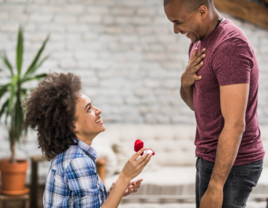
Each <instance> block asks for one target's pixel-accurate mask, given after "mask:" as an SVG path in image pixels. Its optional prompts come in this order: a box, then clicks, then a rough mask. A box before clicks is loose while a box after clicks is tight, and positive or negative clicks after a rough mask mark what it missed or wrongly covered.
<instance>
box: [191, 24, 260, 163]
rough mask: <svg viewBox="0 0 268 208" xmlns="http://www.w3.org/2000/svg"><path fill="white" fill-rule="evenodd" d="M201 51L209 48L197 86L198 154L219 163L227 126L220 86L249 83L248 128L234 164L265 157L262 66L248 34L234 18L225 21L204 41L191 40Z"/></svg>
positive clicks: (199, 73)
mask: <svg viewBox="0 0 268 208" xmlns="http://www.w3.org/2000/svg"><path fill="white" fill-rule="evenodd" d="M194 48H198V52H199V51H201V50H202V49H203V48H206V55H207V56H206V58H205V59H204V65H203V67H202V68H201V69H200V70H199V71H198V73H197V74H198V75H202V79H201V80H200V81H196V82H195V84H194V86H193V101H194V109H195V117H196V122H197V129H196V138H195V145H196V156H197V157H202V158H203V159H205V160H208V161H211V162H215V157H216V149H217V143H218V139H219V136H220V134H221V131H222V129H223V126H224V118H223V116H222V113H221V106H220V86H225V85H233V84H241V83H249V85H250V90H249V97H248V105H247V109H246V129H245V132H244V134H243V138H242V141H241V145H240V148H239V152H238V155H237V158H236V161H235V163H234V166H237V165H243V164H247V163H251V162H255V161H258V160H260V159H263V157H264V154H265V152H264V149H263V145H262V141H261V132H260V129H259V125H258V116H257V106H258V79H259V68H258V64H257V59H256V56H255V53H254V50H253V48H252V46H251V44H250V43H249V41H248V39H247V37H246V36H245V34H244V33H243V32H242V31H241V30H240V29H239V28H238V27H237V26H236V25H234V24H233V23H232V22H231V21H230V20H227V19H226V20H223V21H222V22H221V23H220V24H219V25H218V27H217V28H215V29H214V30H213V31H212V32H211V33H210V34H209V35H208V36H207V37H206V38H205V39H204V40H202V41H198V42H197V43H195V44H193V43H191V45H190V49H189V55H190V57H191V56H192V53H193V51H194Z"/></svg>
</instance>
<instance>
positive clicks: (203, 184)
mask: <svg viewBox="0 0 268 208" xmlns="http://www.w3.org/2000/svg"><path fill="white" fill-rule="evenodd" d="M262 165H263V160H259V161H257V162H253V163H249V164H246V165H240V166H234V167H233V168H232V169H231V171H230V174H229V176H228V178H227V181H226V183H225V185H224V188H223V205H222V207H223V208H241V207H246V203H247V200H248V197H249V194H250V193H251V191H252V188H253V187H255V186H256V185H257V182H258V180H259V178H260V175H261V172H262ZM213 167H214V163H212V162H209V161H207V160H204V159H202V158H200V157H198V158H197V160H196V170H197V172H196V189H195V193H196V208H199V206H200V201H201V198H202V196H203V195H204V193H205V192H206V190H207V187H208V183H209V181H210V176H211V173H212V170H213Z"/></svg>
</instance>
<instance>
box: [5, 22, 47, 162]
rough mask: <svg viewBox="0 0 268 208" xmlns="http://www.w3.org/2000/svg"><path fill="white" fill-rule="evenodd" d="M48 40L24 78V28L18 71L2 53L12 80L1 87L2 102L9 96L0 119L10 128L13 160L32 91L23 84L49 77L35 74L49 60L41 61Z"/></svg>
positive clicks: (17, 51) (19, 35)
mask: <svg viewBox="0 0 268 208" xmlns="http://www.w3.org/2000/svg"><path fill="white" fill-rule="evenodd" d="M48 40H49V36H48V37H47V38H46V39H45V40H44V42H43V43H42V46H41V48H40V49H39V50H38V52H37V54H36V56H35V57H34V59H33V61H32V63H31V64H30V66H29V67H28V68H27V70H26V72H25V74H24V75H23V76H21V72H22V65H23V53H24V47H23V45H24V44H23V43H24V38H23V29H22V27H20V28H19V30H18V38H17V48H16V71H15V70H13V67H12V65H11V64H10V61H9V60H8V58H7V56H6V53H5V52H0V59H1V60H2V61H3V63H4V65H5V67H6V68H7V69H8V71H9V72H10V76H8V78H9V79H10V81H9V83H6V84H4V85H0V100H2V99H3V98H5V97H7V95H8V97H7V98H6V100H5V101H4V102H0V103H2V105H1V106H0V118H2V117H3V116H5V123H6V125H7V127H8V132H9V140H10V147H13V148H11V152H12V156H11V157H12V158H13V159H14V151H15V149H14V145H15V143H16V141H19V139H20V137H21V135H22V132H23V129H22V124H23V123H24V113H23V107H22V99H23V98H25V97H26V93H27V92H28V91H30V89H26V88H22V84H24V83H26V82H28V81H32V80H37V81H40V79H42V78H44V77H46V76H47V74H46V73H42V74H38V75H35V72H36V71H37V69H38V68H40V67H41V66H42V64H43V63H44V62H45V61H46V60H47V59H48V58H49V56H45V57H44V58H42V59H41V60H39V59H40V57H41V56H42V52H43V51H44V49H45V47H46V44H47V42H48ZM1 70H2V69H0V71H1ZM25 132H26V131H25Z"/></svg>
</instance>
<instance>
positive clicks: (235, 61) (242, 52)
mask: <svg viewBox="0 0 268 208" xmlns="http://www.w3.org/2000/svg"><path fill="white" fill-rule="evenodd" d="M252 67H253V55H252V52H251V50H250V48H249V45H248V44H247V43H246V42H245V41H243V40H240V39H233V40H230V41H225V42H223V43H222V44H221V45H219V46H218V48H217V49H216V50H215V54H214V57H213V60H212V68H213V70H214V72H215V74H216V77H217V79H218V82H219V85H220V86H224V85H233V84H242V83H250V74H251V69H252Z"/></svg>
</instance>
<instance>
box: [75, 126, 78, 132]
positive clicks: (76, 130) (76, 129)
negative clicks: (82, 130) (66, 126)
mask: <svg viewBox="0 0 268 208" xmlns="http://www.w3.org/2000/svg"><path fill="white" fill-rule="evenodd" d="M77 132H78V128H77V126H76V125H75V126H74V133H77Z"/></svg>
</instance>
